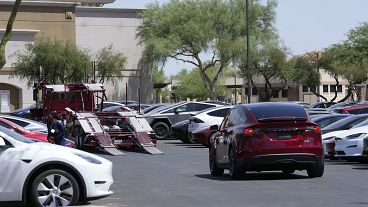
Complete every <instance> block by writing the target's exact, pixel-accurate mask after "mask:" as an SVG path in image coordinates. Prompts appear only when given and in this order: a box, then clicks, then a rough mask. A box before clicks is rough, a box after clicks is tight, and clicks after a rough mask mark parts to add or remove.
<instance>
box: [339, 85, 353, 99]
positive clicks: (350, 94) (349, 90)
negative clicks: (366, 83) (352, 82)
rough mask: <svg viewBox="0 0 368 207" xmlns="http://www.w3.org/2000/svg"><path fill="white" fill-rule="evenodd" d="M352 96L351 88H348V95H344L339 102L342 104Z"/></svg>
mask: <svg viewBox="0 0 368 207" xmlns="http://www.w3.org/2000/svg"><path fill="white" fill-rule="evenodd" d="M352 95H353V88H352V87H351V86H349V87H348V94H346V96H345V97H344V98H343V99H341V100H340V101H339V102H344V101H346V100H348V98H350V96H352Z"/></svg>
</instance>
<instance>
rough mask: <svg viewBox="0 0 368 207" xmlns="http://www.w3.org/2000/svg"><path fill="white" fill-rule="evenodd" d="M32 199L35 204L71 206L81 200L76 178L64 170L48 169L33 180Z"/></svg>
mask: <svg viewBox="0 0 368 207" xmlns="http://www.w3.org/2000/svg"><path fill="white" fill-rule="evenodd" d="M31 199H32V202H33V204H34V206H71V205H75V204H76V203H77V202H78V200H79V186H78V183H77V181H76V180H75V178H74V177H73V176H72V175H71V174H69V173H68V172H66V171H63V170H47V171H45V172H43V173H41V174H40V175H38V176H37V177H36V178H35V179H34V181H33V182H32V191H31Z"/></svg>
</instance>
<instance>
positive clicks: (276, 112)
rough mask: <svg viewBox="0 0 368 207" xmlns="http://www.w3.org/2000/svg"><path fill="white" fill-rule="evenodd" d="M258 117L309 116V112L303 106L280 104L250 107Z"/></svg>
mask: <svg viewBox="0 0 368 207" xmlns="http://www.w3.org/2000/svg"><path fill="white" fill-rule="evenodd" d="M249 109H250V111H251V112H252V113H253V115H254V116H255V117H256V119H258V120H260V119H267V118H272V117H300V118H307V114H306V112H305V110H304V108H303V107H301V106H291V105H278V106H277V107H268V106H254V107H250V108H249Z"/></svg>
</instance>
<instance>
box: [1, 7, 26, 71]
mask: <svg viewBox="0 0 368 207" xmlns="http://www.w3.org/2000/svg"><path fill="white" fill-rule="evenodd" d="M21 2H22V0H16V1H15V3H14V6H13V9H12V12H11V14H10V17H9V21H8V25H7V26H6V31H5V34H4V36H3V38H2V40H1V43H0V69H2V68H3V67H4V65H5V63H6V60H5V45H6V43H7V42H8V41H9V40H10V38H11V32H12V29H13V24H14V21H15V17H16V16H17V13H18V9H19V7H20V3H21Z"/></svg>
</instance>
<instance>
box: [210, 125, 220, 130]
mask: <svg viewBox="0 0 368 207" xmlns="http://www.w3.org/2000/svg"><path fill="white" fill-rule="evenodd" d="M210 130H211V131H216V132H217V131H218V130H219V127H218V126H217V125H212V126H210Z"/></svg>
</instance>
